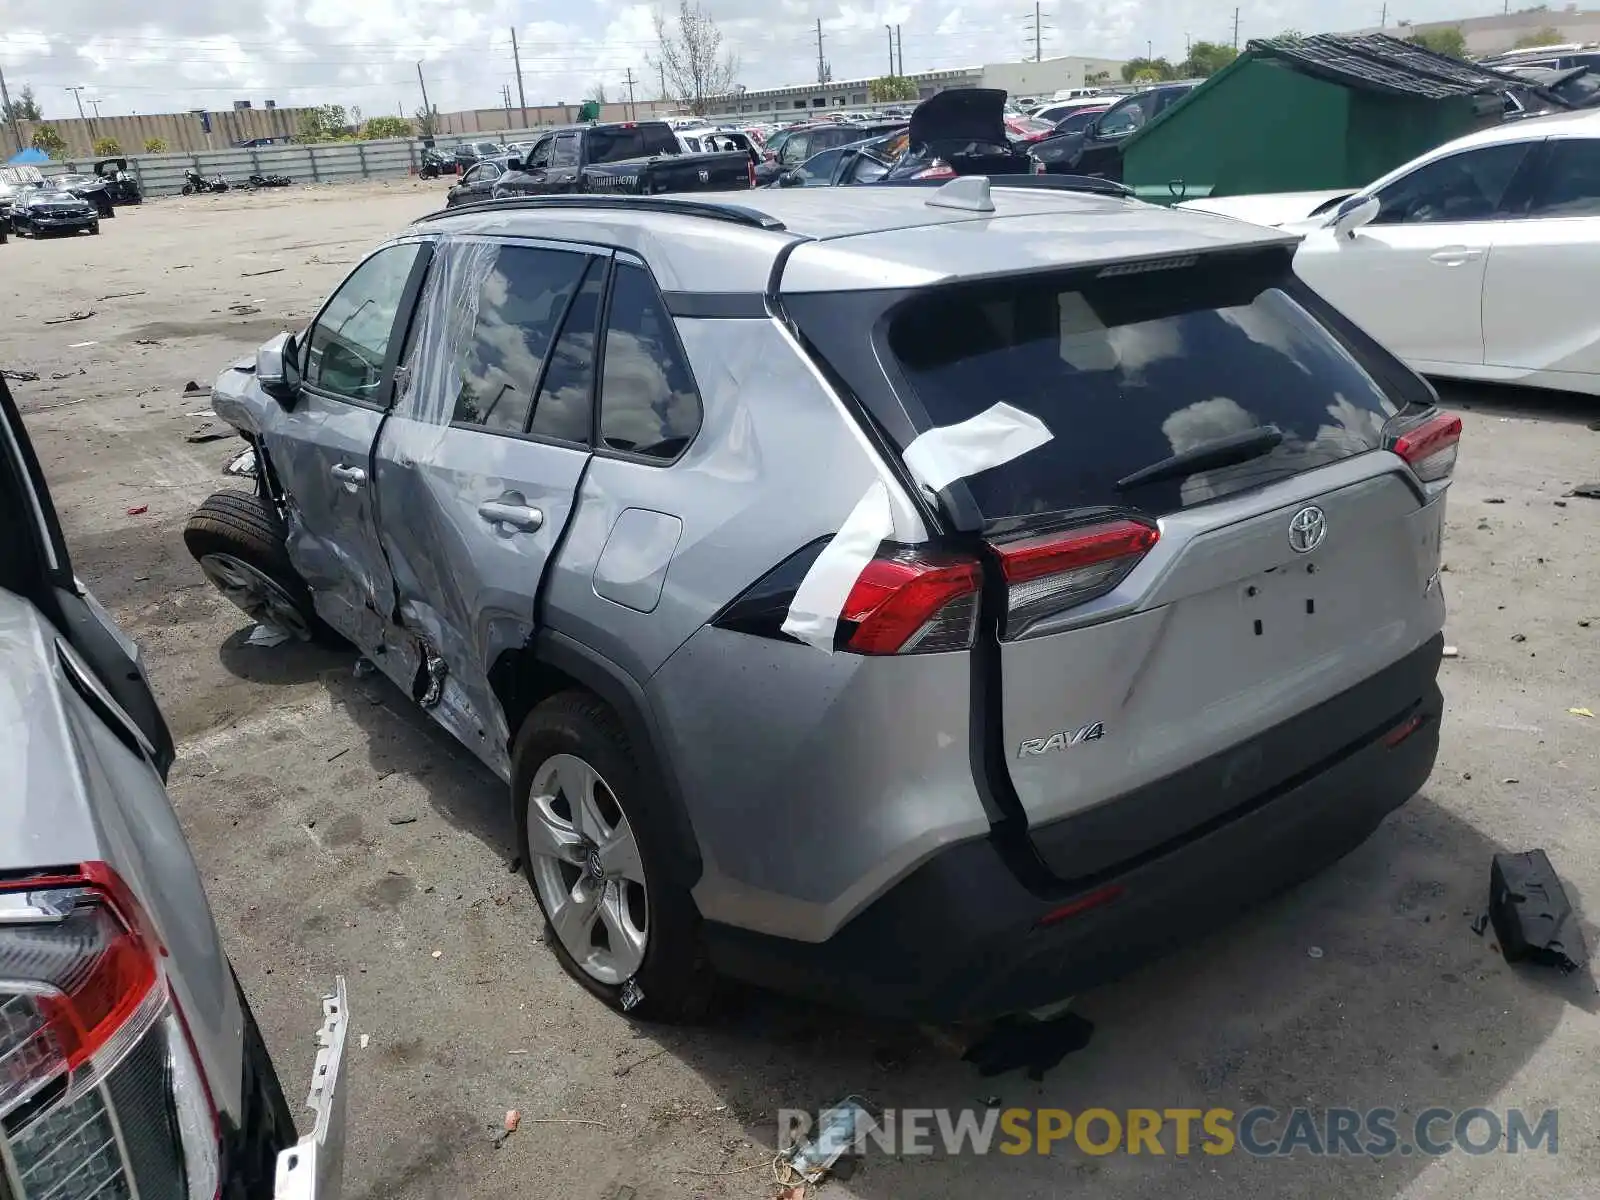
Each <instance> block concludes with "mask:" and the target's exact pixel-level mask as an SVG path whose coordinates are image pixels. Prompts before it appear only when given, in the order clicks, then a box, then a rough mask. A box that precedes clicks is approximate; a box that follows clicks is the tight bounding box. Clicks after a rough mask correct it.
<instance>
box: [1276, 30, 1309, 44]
mask: <svg viewBox="0 0 1600 1200" xmlns="http://www.w3.org/2000/svg"><path fill="white" fill-rule="evenodd" d="M1272 40H1273V41H1275V42H1303V41H1305V40H1306V35H1305V34H1303V33H1301V32H1300V31H1299V30H1298V29H1285V30H1284V31H1283V32H1282V33H1280V34H1277V35H1275V36H1274V37H1273V39H1272Z"/></svg>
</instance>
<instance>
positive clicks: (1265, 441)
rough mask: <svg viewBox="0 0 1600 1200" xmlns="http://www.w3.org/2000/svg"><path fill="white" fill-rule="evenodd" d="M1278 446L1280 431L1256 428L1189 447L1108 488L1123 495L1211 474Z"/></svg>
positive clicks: (1269, 427) (1123, 478)
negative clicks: (1148, 485) (1149, 485)
mask: <svg viewBox="0 0 1600 1200" xmlns="http://www.w3.org/2000/svg"><path fill="white" fill-rule="evenodd" d="M1282 444H1283V431H1282V430H1281V429H1279V428H1278V427H1277V426H1276V425H1258V426H1256V428H1254V429H1247V430H1245V432H1243V433H1231V434H1229V435H1228V436H1226V437H1219V438H1212V439H1211V440H1210V441H1206V442H1201V443H1200V444H1199V445H1198V446H1191V447H1190V448H1189V449H1187V450H1184V451H1183V452H1181V453H1179V454H1174V455H1173V456H1172V457H1171V458H1163V459H1162V460H1161V461H1160V462H1153V463H1151V464H1150V465H1149V466H1148V467H1140V468H1139V469H1138V470H1137V471H1135V472H1133V473H1132V474H1131V475H1124V476H1123V477H1122V478H1121V479H1119V480H1117V482H1116V483H1115V484H1113V485H1112V486H1114V487H1115V488H1116V490H1117V491H1119V492H1125V491H1127V490H1128V489H1129V488H1136V487H1139V486H1140V485H1141V484H1146V483H1157V482H1159V481H1161V480H1163V479H1176V478H1178V477H1179V476H1182V475H1192V474H1194V473H1195V472H1197V471H1214V470H1216V469H1217V468H1219V467H1231V466H1234V465H1235V464H1237V463H1242V462H1249V461H1250V460H1251V459H1252V458H1260V457H1261V456H1262V455H1264V454H1270V453H1271V452H1272V451H1274V450H1276V449H1277V448H1278V447H1279V446H1281V445H1282Z"/></svg>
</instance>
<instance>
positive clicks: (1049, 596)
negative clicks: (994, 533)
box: [993, 520, 1161, 637]
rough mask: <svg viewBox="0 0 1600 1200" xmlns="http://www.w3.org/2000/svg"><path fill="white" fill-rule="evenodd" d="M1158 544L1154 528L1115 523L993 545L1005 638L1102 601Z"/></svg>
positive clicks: (1122, 521)
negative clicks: (1002, 583)
mask: <svg viewBox="0 0 1600 1200" xmlns="http://www.w3.org/2000/svg"><path fill="white" fill-rule="evenodd" d="M1160 538H1161V533H1160V531H1159V530H1157V529H1156V528H1155V526H1153V525H1146V524H1143V523H1142V522H1139V521H1128V520H1119V521H1108V522H1105V523H1104V524H1100V525H1090V526H1086V527H1083V528H1079V529H1068V530H1063V531H1061V532H1059V533H1047V534H1041V535H1038V536H1035V537H1029V538H1021V539H1018V540H1016V541H1010V542H998V543H994V544H993V549H994V552H995V554H996V555H997V556H998V557H999V559H1000V569H1001V570H1002V571H1003V572H1004V574H1005V580H1006V588H1007V592H1008V596H1007V606H1006V635H1007V636H1008V637H1017V636H1019V635H1021V634H1023V633H1025V632H1026V631H1027V630H1028V628H1029V627H1030V626H1032V625H1033V624H1034V623H1035V622H1037V621H1039V620H1040V619H1041V618H1044V617H1047V616H1050V615H1051V614H1053V613H1058V612H1061V611H1063V610H1064V609H1068V608H1072V607H1074V606H1076V605H1079V604H1084V603H1086V602H1087V601H1090V600H1093V599H1095V598H1096V597H1098V596H1103V595H1105V594H1106V593H1107V592H1109V591H1110V590H1111V589H1112V588H1114V587H1116V586H1117V585H1118V584H1119V583H1121V582H1122V581H1123V579H1125V578H1126V577H1127V575H1128V572H1129V571H1131V570H1133V568H1134V567H1135V566H1137V565H1138V563H1139V560H1140V559H1142V558H1143V557H1144V556H1145V555H1146V554H1148V553H1149V552H1150V548H1151V547H1152V546H1154V545H1155V544H1156V542H1157V541H1159V540H1160Z"/></svg>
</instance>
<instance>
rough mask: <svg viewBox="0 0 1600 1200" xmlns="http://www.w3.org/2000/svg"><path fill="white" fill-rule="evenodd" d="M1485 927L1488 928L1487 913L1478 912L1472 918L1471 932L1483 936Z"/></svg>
mask: <svg viewBox="0 0 1600 1200" xmlns="http://www.w3.org/2000/svg"><path fill="white" fill-rule="evenodd" d="M1487 928H1489V914H1488V913H1479V914H1478V915H1477V916H1475V917H1473V918H1472V932H1473V933H1475V934H1477V935H1478V936H1479V937H1482V936H1483V931H1484V930H1485V929H1487Z"/></svg>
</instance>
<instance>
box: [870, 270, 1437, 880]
mask: <svg viewBox="0 0 1600 1200" xmlns="http://www.w3.org/2000/svg"><path fill="white" fill-rule="evenodd" d="M877 328H878V329H879V330H880V334H879V337H880V338H881V342H880V352H881V358H882V360H883V361H884V362H886V363H887V364H888V365H889V367H890V370H889V374H890V375H891V376H894V375H895V374H898V376H899V378H897V379H892V383H893V385H894V389H895V391H896V392H897V393H899V394H901V395H903V396H906V397H908V398H909V402H908V403H907V406H906V407H907V408H908V409H909V410H911V411H913V412H916V413H918V418H917V419H918V420H919V422H920V423H922V425H923V428H924V429H927V428H936V427H945V426H951V425H954V424H957V423H959V422H963V421H967V420H969V419H971V418H973V417H975V416H977V415H978V414H980V413H987V412H989V411H990V410H991V408H992V406H995V405H997V404H1002V403H1003V404H1004V405H1007V406H1010V411H1011V412H1012V413H1013V414H1014V413H1016V412H1017V411H1020V412H1021V413H1023V414H1027V415H1028V416H1029V417H1032V418H1037V419H1038V421H1041V422H1043V424H1044V425H1045V426H1046V427H1047V428H1048V430H1049V434H1050V437H1049V440H1048V441H1046V442H1044V443H1043V444H1042V445H1036V446H1034V448H1032V449H1030V450H1028V451H1027V452H1026V453H1023V454H1021V455H1020V456H1017V457H1014V458H1011V459H1010V460H1008V461H1006V462H1004V463H1003V464H1002V465H1000V466H996V467H991V468H989V469H986V470H980V471H978V473H976V474H973V475H970V476H968V477H967V478H965V479H964V480H962V481H959V482H958V483H956V484H954V485H951V487H950V488H949V489H947V490H946V491H945V492H943V493H941V501H942V503H943V505H944V507H945V508H946V511H947V512H950V513H953V514H955V516H954V519H955V520H956V523H957V524H959V525H961V526H962V527H963V528H966V529H969V530H971V531H972V532H974V533H977V534H979V535H980V536H981V538H982V539H983V541H984V542H985V543H987V546H988V547H989V548H990V553H992V555H993V558H992V559H991V560H990V561H988V562H987V563H986V570H987V571H988V572H989V573H990V574H991V576H992V577H994V578H995V579H996V582H997V583H998V585H999V586H998V589H994V588H991V590H992V591H997V593H998V594H997V595H995V597H994V599H992V600H986V605H988V606H989V609H990V610H992V611H994V612H995V614H996V615H995V620H994V624H993V625H990V626H988V627H987V632H985V631H984V630H983V629H981V630H980V635H979V636H980V644H979V647H978V651H977V653H978V655H979V656H980V659H982V658H983V656H985V655H988V656H990V657H991V661H992V658H993V657H997V658H998V674H997V683H996V686H995V687H993V688H992V689H990V690H991V693H992V694H993V695H995V696H996V700H995V704H996V706H997V709H998V711H991V712H990V713H989V714H988V715H987V719H988V721H989V723H990V729H991V730H994V729H995V727H996V725H998V735H997V739H996V740H998V742H999V743H1000V745H1001V747H1002V748H1001V750H1000V751H999V752H998V754H994V755H991V764H990V771H991V777H993V773H994V772H995V771H997V770H1003V771H1004V772H1005V776H1006V778H1005V779H1004V780H1003V781H995V780H993V778H992V782H999V783H1001V784H1002V785H1003V787H1004V788H1009V790H1010V791H1011V792H1012V794H1013V795H1014V796H1015V799H1016V800H1017V801H1018V802H1020V805H1021V808H1022V811H1023V814H1024V815H1025V817H1026V820H1027V823H1028V825H1029V828H1030V829H1031V831H1032V836H1033V839H1034V844H1035V847H1036V848H1037V849H1038V851H1039V853H1040V855H1041V857H1042V858H1043V859H1044V861H1045V862H1046V864H1047V865H1048V866H1050V867H1051V868H1052V870H1053V871H1054V873H1055V874H1056V875H1057V876H1058V877H1059V878H1063V879H1085V878H1089V877H1092V876H1095V875H1096V874H1097V873H1099V872H1102V871H1104V870H1106V869H1108V868H1110V867H1112V866H1115V865H1116V864H1118V863H1121V862H1125V861H1127V860H1128V859H1130V858H1132V857H1135V856H1136V855H1138V854H1139V853H1142V852H1144V851H1145V850H1148V849H1151V848H1153V847H1155V846H1158V845H1160V844H1162V843H1164V842H1166V841H1169V840H1171V839H1173V838H1178V837H1181V836H1183V835H1184V834H1186V833H1188V832H1190V831H1192V830H1194V829H1196V828H1198V827H1199V826H1202V825H1204V824H1205V823H1207V822H1209V821H1212V820H1214V819H1217V818H1219V817H1220V816H1222V815H1223V814H1225V813H1227V812H1229V811H1231V810H1234V809H1237V808H1240V807H1241V806H1243V805H1247V804H1249V803H1250V802H1251V801H1252V800H1253V799H1255V798H1257V797H1259V796H1262V795H1264V794H1265V793H1267V792H1269V791H1270V790H1271V789H1273V788H1274V787H1276V786H1278V785H1280V784H1282V783H1283V782H1285V781H1286V780H1289V779H1292V778H1293V777H1294V776H1296V775H1297V774H1299V773H1302V772H1305V771H1308V770H1311V769H1313V768H1316V767H1318V766H1319V765H1320V764H1322V763H1324V762H1326V761H1327V760H1328V759H1329V756H1330V755H1336V754H1337V753H1338V752H1339V751H1341V750H1344V749H1347V748H1349V747H1350V746H1352V745H1354V744H1358V743H1361V742H1362V741H1363V739H1366V740H1370V739H1371V738H1372V737H1373V736H1375V732H1374V731H1381V730H1382V729H1383V728H1384V727H1385V723H1386V722H1387V723H1393V722H1394V721H1396V720H1398V719H1400V718H1401V717H1402V716H1403V715H1404V713H1405V711H1406V710H1407V708H1408V706H1410V705H1412V704H1414V703H1415V701H1416V700H1417V699H1418V698H1419V695H1420V692H1418V688H1420V687H1422V686H1423V685H1422V684H1420V683H1416V681H1415V680H1413V679H1411V678H1410V677H1409V676H1407V677H1406V678H1405V679H1401V680H1400V681H1399V682H1397V683H1395V684H1394V686H1393V687H1376V686H1374V688H1369V689H1368V690H1367V691H1366V692H1364V693H1362V694H1363V695H1365V696H1367V697H1368V699H1366V700H1363V701H1362V702H1361V703H1359V704H1351V703H1346V704H1343V705H1342V706H1341V705H1339V704H1338V703H1337V701H1338V698H1339V697H1341V696H1344V697H1349V696H1352V695H1355V694H1356V692H1357V690H1359V689H1361V688H1362V687H1363V686H1364V685H1366V684H1368V683H1369V682H1370V681H1373V680H1375V679H1378V678H1380V677H1384V678H1388V677H1390V675H1392V674H1393V672H1394V671H1395V669H1396V664H1400V663H1402V662H1404V661H1406V660H1407V659H1408V658H1409V657H1411V656H1413V655H1414V654H1417V653H1419V652H1420V648H1423V647H1425V646H1427V645H1428V644H1429V643H1430V642H1432V641H1433V640H1434V639H1435V638H1436V637H1437V635H1438V634H1439V632H1440V629H1441V628H1442V624H1443V616H1444V609H1443V600H1442V596H1441V593H1440V589H1439V585H1438V574H1437V572H1438V569H1439V548H1440V529H1441V523H1442V518H1443V509H1444V503H1443V489H1442V484H1435V485H1432V486H1425V485H1424V484H1423V483H1422V482H1421V481H1420V480H1419V479H1418V478H1417V476H1416V475H1415V474H1414V473H1413V472H1412V471H1411V469H1410V467H1408V466H1407V464H1406V463H1405V462H1404V461H1403V460H1402V459H1401V458H1400V457H1399V456H1398V455H1396V454H1394V453H1392V452H1391V451H1390V450H1388V449H1386V448H1385V447H1386V446H1387V445H1388V436H1389V431H1390V430H1392V429H1393V428H1394V427H1395V426H1396V424H1397V422H1405V421H1408V420H1411V419H1414V418H1415V416H1416V414H1417V413H1420V412H1425V411H1427V409H1428V408H1429V407H1430V406H1431V404H1432V401H1433V394H1432V392H1431V390H1430V389H1429V388H1428V387H1427V385H1426V384H1424V383H1422V381H1421V380H1420V379H1418V378H1417V377H1416V376H1414V375H1412V374H1411V373H1410V372H1409V371H1407V370H1405V368H1404V367H1402V366H1400V364H1398V363H1397V362H1396V361H1395V360H1394V359H1393V358H1392V357H1391V356H1389V355H1387V353H1386V352H1384V351H1382V350H1381V349H1380V348H1379V347H1377V346H1376V345H1375V344H1374V343H1372V342H1371V341H1370V339H1366V338H1365V336H1364V335H1362V334H1361V333H1360V332H1359V331H1358V330H1356V329H1355V328H1354V327H1353V326H1351V325H1350V324H1349V322H1348V321H1345V320H1344V319H1343V318H1342V317H1340V316H1339V315H1338V314H1336V313H1334V312H1332V311H1331V310H1330V309H1328V307H1327V306H1326V305H1325V304H1324V303H1323V302H1321V301H1320V300H1319V299H1318V298H1317V297H1316V296H1315V295H1314V294H1313V293H1311V292H1310V291H1309V289H1307V288H1305V287H1304V286H1303V285H1302V284H1300V283H1299V282H1298V281H1297V280H1296V279H1295V278H1294V276H1293V273H1292V270H1291V269H1290V260H1289V255H1288V253H1287V252H1286V251H1284V250H1283V249H1282V248H1281V247H1280V248H1274V249H1271V250H1268V251H1252V252H1245V253H1216V254H1210V255H1208V254H1204V253H1202V254H1197V255H1190V256H1181V257H1179V258H1176V259H1174V260H1172V261H1170V262H1167V263H1161V262H1156V263H1146V264H1141V265H1140V266H1139V267H1138V269H1136V270H1135V269H1127V270H1124V269H1122V268H1119V267H1118V266H1117V265H1115V264H1113V265H1112V266H1106V267H1096V268H1091V269H1089V270H1075V271H1067V272H1060V273H1055V274H1045V275H1040V274H1033V275H1027V276H1016V275H1012V276H1005V277H1001V278H999V279H993V280H988V281H984V282H981V283H963V284H958V285H954V286H944V287H936V288H931V289H926V290H923V291H918V292H911V293H909V294H908V296H907V298H905V299H903V300H901V301H899V302H898V303H896V304H894V305H893V306H892V307H890V308H889V309H888V310H887V312H886V313H885V314H884V317H883V319H882V320H880V321H879V322H877ZM1402 409H1404V410H1406V412H1405V415H1404V416H1403V417H1402V416H1400V413H1401V410H1402ZM885 424H886V425H888V424H889V423H888V422H885ZM1263 429H1266V430H1268V431H1269V434H1268V436H1267V439H1266V441H1267V442H1269V443H1271V444H1270V445H1265V446H1264V448H1262V449H1261V450H1260V452H1259V453H1253V454H1252V455H1251V456H1250V457H1248V458H1246V459H1243V460H1240V461H1231V462H1224V463H1221V464H1215V463H1214V464H1212V465H1210V466H1209V467H1208V468H1206V469H1200V468H1196V467H1188V468H1184V469H1170V470H1168V471H1166V472H1164V473H1160V474H1159V475H1158V477H1156V478H1148V477H1147V478H1146V479H1145V480H1143V481H1140V480H1138V479H1137V478H1136V473H1139V472H1143V471H1144V470H1145V469H1146V468H1150V467H1152V465H1154V464H1160V463H1163V462H1164V461H1169V460H1171V459H1173V458H1174V456H1180V455H1183V454H1184V453H1185V452H1187V451H1192V450H1195V449H1197V448H1201V447H1208V446H1213V445H1215V444H1218V443H1219V442H1221V443H1227V442H1228V440H1229V439H1238V438H1251V437H1258V436H1259V434H1260V431H1261V430H1263ZM893 436H895V438H896V440H899V441H901V443H902V444H901V449H902V450H903V449H904V448H905V445H904V439H903V437H902V436H901V435H899V434H894V435H893ZM1274 436H1276V439H1277V440H1276V441H1275V442H1274V441H1273V437H1274ZM1113 524H1114V525H1117V526H1119V527H1128V528H1132V529H1134V530H1136V531H1137V530H1140V529H1142V530H1144V534H1142V535H1141V536H1142V537H1143V538H1144V543H1145V545H1144V547H1143V550H1142V557H1139V556H1137V555H1134V556H1131V558H1130V562H1129V565H1128V568H1127V569H1126V570H1125V572H1124V573H1123V574H1122V575H1121V576H1120V577H1110V578H1109V580H1108V585H1107V586H1109V590H1105V588H1101V590H1100V591H1099V592H1098V593H1095V592H1093V590H1092V589H1091V590H1089V591H1088V592H1085V593H1078V594H1073V593H1070V592H1062V593H1061V594H1060V595H1059V596H1053V594H1052V593H1051V591H1050V587H1051V586H1052V585H1051V580H1050V579H1049V578H1038V579H1034V578H1030V579H1029V580H1027V581H1024V582H1017V580H1018V579H1019V575H1018V574H1013V573H1012V571H1011V567H1010V566H1009V565H1008V558H1009V559H1010V560H1011V561H1016V556H1017V554H1018V552H1019V548H1026V547H1029V546H1038V545H1040V544H1041V543H1042V542H1050V541H1051V540H1052V539H1056V538H1060V537H1071V536H1075V535H1078V534H1081V532H1082V531H1083V530H1084V529H1086V528H1092V527H1106V526H1108V525H1113ZM1151 531H1154V532H1153V534H1152V532H1151ZM1152 540H1153V544H1150V543H1152ZM1024 552H1025V550H1024ZM1008 581H1010V582H1008ZM1052 604H1054V607H1052ZM1434 665H1435V666H1436V665H1437V657H1436V656H1435V660H1434ZM979 669H982V668H981V667H980V668H979ZM1400 674H1401V675H1404V674H1405V672H1403V671H1402V672H1400ZM1425 674H1426V677H1427V681H1428V683H1429V684H1430V685H1431V680H1432V677H1433V676H1432V671H1431V670H1428V671H1426V672H1425ZM991 678H992V679H993V678H995V677H994V676H993V675H991ZM1413 692H1417V694H1415V695H1414V694H1412V693H1413ZM1328 704H1333V705H1334V708H1336V709H1337V710H1338V711H1337V718H1336V719H1333V718H1330V719H1328V720H1326V721H1321V722H1318V721H1315V720H1313V721H1312V722H1311V725H1310V726H1309V727H1307V725H1306V724H1305V723H1304V722H1301V723H1300V724H1295V719H1296V718H1297V717H1305V715H1306V714H1309V713H1312V711H1313V710H1315V709H1317V708H1318V706H1319V705H1328ZM1327 711H1330V712H1331V711H1333V710H1332V709H1329V710H1327ZM995 758H998V759H999V760H1000V761H1001V762H1003V767H1001V766H999V765H998V764H996V763H995V762H993V761H992V760H993V759H995ZM1119 802H1126V803H1119Z"/></svg>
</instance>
